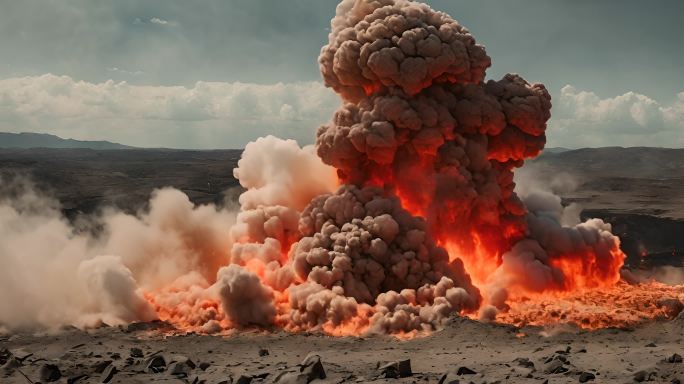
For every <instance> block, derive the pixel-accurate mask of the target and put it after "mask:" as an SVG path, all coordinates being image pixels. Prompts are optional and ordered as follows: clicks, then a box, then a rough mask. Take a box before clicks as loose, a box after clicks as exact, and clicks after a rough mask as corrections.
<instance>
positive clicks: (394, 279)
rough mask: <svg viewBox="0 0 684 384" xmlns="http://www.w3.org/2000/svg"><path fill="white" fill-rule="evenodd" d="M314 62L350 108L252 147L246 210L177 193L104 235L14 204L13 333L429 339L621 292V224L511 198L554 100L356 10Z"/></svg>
mask: <svg viewBox="0 0 684 384" xmlns="http://www.w3.org/2000/svg"><path fill="white" fill-rule="evenodd" d="M319 62H320V68H321V72H322V75H323V78H324V80H325V82H326V85H327V86H328V87H330V88H332V89H333V90H335V91H336V92H338V93H339V95H340V97H341V99H342V102H343V104H342V105H341V106H340V108H339V109H338V110H337V112H336V113H335V115H334V117H333V119H332V120H331V121H330V122H329V123H327V124H325V125H323V126H322V127H320V129H319V131H318V134H317V140H316V145H315V146H307V147H304V148H301V147H299V146H298V145H297V143H296V142H294V141H292V140H281V139H277V138H275V137H272V136H268V137H264V138H260V139H257V140H256V141H254V142H252V143H250V144H249V145H247V147H246V148H245V151H244V153H243V155H242V159H241V160H240V161H239V163H238V167H237V168H236V169H235V171H234V175H235V176H236V178H238V179H239V181H240V183H241V185H242V186H243V187H244V188H245V191H244V193H242V195H241V196H240V198H239V208H235V209H230V208H219V207H216V206H213V205H205V206H194V205H193V204H192V203H191V202H190V201H189V199H188V198H187V196H185V195H184V194H182V193H181V192H179V191H176V190H173V189H164V190H160V191H157V192H155V193H154V194H153V196H152V198H151V201H150V209H149V210H148V211H145V212H141V213H139V214H137V215H126V214H123V213H119V212H115V211H105V212H104V213H103V214H102V215H101V216H100V217H97V218H93V222H94V224H95V225H97V226H99V227H101V228H103V230H102V231H101V232H99V233H98V234H95V235H93V234H90V233H89V232H79V231H77V230H76V229H75V228H74V227H73V226H71V225H70V224H69V223H68V222H66V221H65V219H64V218H62V217H61V215H60V214H59V211H58V208H57V207H56V204H55V203H54V202H50V201H48V200H46V199H44V198H40V197H38V196H37V195H35V194H33V193H32V192H28V193H20V194H18V195H17V194H15V195H14V196H15V197H14V198H11V199H9V200H6V201H5V202H4V203H2V204H0V229H2V232H0V240H3V241H0V247H2V248H0V249H2V252H3V254H4V255H7V256H5V258H6V259H7V260H9V263H10V264H9V266H10V267H9V268H5V269H3V270H2V271H0V277H4V279H2V280H0V288H1V289H0V306H2V305H5V306H8V307H7V308H4V307H0V309H3V311H1V312H0V326H5V327H8V328H16V327H20V326H38V327H50V326H57V325H61V324H69V323H71V324H74V323H75V324H81V325H82V326H86V325H88V324H93V323H96V322H98V321H102V322H108V323H126V322H130V321H133V320H147V319H150V318H154V317H159V318H161V319H163V320H166V321H169V322H171V323H172V324H174V325H176V326H177V327H179V328H181V329H192V330H200V331H204V332H212V333H213V332H221V331H223V330H227V329H232V328H249V327H267V328H269V327H281V328H284V329H286V330H291V331H312V330H313V331H323V332H327V333H329V334H333V335H359V334H366V333H375V332H378V333H392V334H409V335H414V334H417V333H420V332H429V331H432V330H435V329H439V328H440V327H441V326H442V325H443V324H444V322H445V320H446V319H448V317H449V316H451V315H454V314H466V315H475V314H476V313H477V312H478V310H479V312H480V316H481V317H482V318H486V319H494V318H496V317H497V316H500V315H501V314H502V313H505V312H506V311H507V310H508V309H509V308H510V307H509V304H510V303H511V302H512V301H515V300H518V301H517V302H520V300H524V299H525V298H526V297H527V296H528V295H536V294H543V293H548V292H552V293H554V294H556V293H563V292H579V291H581V290H583V289H585V288H596V287H612V286H614V285H615V283H616V282H617V281H618V279H619V278H620V274H619V270H620V268H621V266H622V262H623V258H624V255H623V254H622V252H621V251H620V250H619V240H618V239H617V238H616V237H615V236H613V235H612V234H611V233H610V226H609V225H607V224H605V223H603V222H602V221H600V220H596V219H593V220H589V221H587V222H584V223H581V222H580V221H579V217H578V211H577V209H576V207H572V206H570V207H563V206H562V204H561V201H560V198H558V197H557V196H556V195H555V194H553V193H552V191H548V190H545V189H543V188H539V187H535V186H528V187H526V188H523V187H520V188H518V192H520V194H518V193H516V183H515V181H514V180H515V179H514V171H515V170H517V169H518V168H520V167H522V166H523V164H524V161H525V160H526V159H529V158H533V157H535V156H537V155H538V154H539V153H540V152H541V150H542V149H543V148H544V145H545V142H546V135H545V131H546V122H547V120H548V119H549V117H550V109H551V100H550V96H549V94H548V92H547V91H546V89H545V87H544V86H543V85H542V84H530V83H528V82H527V81H525V80H524V79H523V78H522V77H520V76H518V75H515V74H508V75H506V76H504V77H503V78H502V79H500V80H488V81H485V70H486V68H487V67H488V66H489V65H490V59H489V57H488V56H487V54H486V52H485V49H484V47H482V46H481V45H478V44H477V43H476V42H475V40H474V38H473V37H472V35H470V33H469V32H468V31H467V29H465V28H464V27H462V26H460V25H459V24H458V23H457V22H456V21H454V20H453V19H451V18H450V17H449V16H448V15H446V14H444V13H441V12H436V11H434V10H432V9H431V8H429V7H428V6H427V5H425V4H420V3H417V2H410V1H406V0H374V1H370V0H343V1H342V2H341V3H340V5H339V6H338V8H337V14H336V16H335V18H334V19H333V20H332V29H331V33H330V36H329V44H328V45H326V46H325V47H323V49H322V50H321V56H320V58H319ZM290 112H291V111H287V110H286V111H284V114H286V115H288V114H290ZM568 185H571V183H558V186H559V187H563V186H565V187H567V186H568ZM17 196H18V197H17ZM9 271H11V272H9ZM3 284H4V285H3ZM86 291H87V294H86V293H85V292H86ZM16 292H18V293H19V294H18V295H17V294H15V293H16ZM12 306H15V309H14V310H13V311H11V310H10V309H11V308H12ZM526 315H529V314H526Z"/></svg>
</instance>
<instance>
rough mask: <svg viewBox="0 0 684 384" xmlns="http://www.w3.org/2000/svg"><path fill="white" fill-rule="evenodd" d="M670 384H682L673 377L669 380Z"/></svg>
mask: <svg viewBox="0 0 684 384" xmlns="http://www.w3.org/2000/svg"><path fill="white" fill-rule="evenodd" d="M670 383H672V384H682V381H681V380H679V379H678V378H676V377H675V378H674V379H672V380H670Z"/></svg>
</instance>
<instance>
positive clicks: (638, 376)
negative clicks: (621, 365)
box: [634, 371, 656, 383]
mask: <svg viewBox="0 0 684 384" xmlns="http://www.w3.org/2000/svg"><path fill="white" fill-rule="evenodd" d="M655 375H656V374H655V372H647V371H639V372H637V373H635V374H634V381H638V382H640V383H641V382H642V381H650V380H651V379H653V377H655Z"/></svg>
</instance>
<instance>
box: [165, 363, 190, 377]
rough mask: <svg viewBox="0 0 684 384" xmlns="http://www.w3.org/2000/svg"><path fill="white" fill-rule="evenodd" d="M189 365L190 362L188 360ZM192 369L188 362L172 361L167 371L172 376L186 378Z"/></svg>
mask: <svg viewBox="0 0 684 384" xmlns="http://www.w3.org/2000/svg"><path fill="white" fill-rule="evenodd" d="M188 361H189V362H190V363H192V361H190V360H188ZM193 369H194V364H192V366H191V365H190V364H188V362H184V361H174V362H172V363H171V364H169V366H168V369H167V371H168V372H169V373H170V374H171V375H174V376H183V377H187V376H189V375H190V372H192V370H193Z"/></svg>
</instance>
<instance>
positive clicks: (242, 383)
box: [234, 375, 254, 384]
mask: <svg viewBox="0 0 684 384" xmlns="http://www.w3.org/2000/svg"><path fill="white" fill-rule="evenodd" d="M252 380H254V378H253V377H252V376H249V375H240V376H239V377H238V378H237V380H235V382H234V384H250V383H251V382H252Z"/></svg>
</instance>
